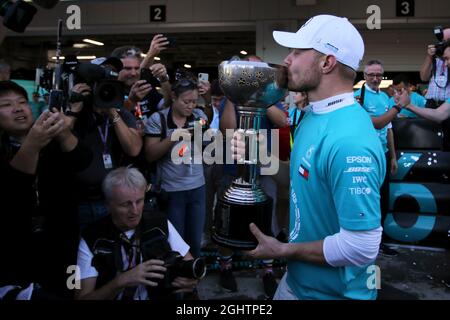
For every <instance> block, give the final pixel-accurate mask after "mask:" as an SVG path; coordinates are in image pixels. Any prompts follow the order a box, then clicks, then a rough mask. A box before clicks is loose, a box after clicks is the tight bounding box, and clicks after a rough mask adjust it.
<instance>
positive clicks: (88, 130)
mask: <svg viewBox="0 0 450 320" xmlns="http://www.w3.org/2000/svg"><path fill="white" fill-rule="evenodd" d="M122 66H123V65H122V62H121V61H120V59H117V58H112V57H111V58H97V59H95V60H93V61H92V62H91V64H82V65H80V66H79V67H78V70H77V76H78V79H77V82H78V83H77V84H76V85H74V86H73V88H72V91H71V96H70V100H69V102H70V105H69V108H68V110H67V111H66V115H67V116H69V117H70V118H71V121H72V126H73V130H74V132H75V134H76V135H77V137H78V138H79V139H80V140H81V141H83V142H85V144H86V145H89V146H90V148H91V151H92V153H93V159H92V162H91V163H90V165H89V167H88V168H87V169H86V170H84V171H82V172H80V173H79V174H78V175H77V193H78V195H79V201H80V205H79V220H80V221H79V223H80V228H81V229H83V228H84V227H86V226H87V225H89V224H90V223H92V222H94V221H96V220H98V219H99V218H101V217H103V216H105V215H106V213H107V211H106V207H105V204H104V199H103V195H102V192H101V183H102V180H103V179H104V178H105V176H106V175H107V173H108V172H109V171H111V170H112V169H114V168H117V167H119V166H121V165H127V164H128V163H126V160H125V159H127V158H128V157H135V156H137V155H138V154H139V152H140V150H141V148H142V137H141V135H140V134H139V133H138V131H137V124H136V119H135V118H134V116H133V115H132V114H131V113H130V112H129V111H128V110H126V109H125V108H124V107H123V100H124V99H123V82H121V81H118V80H117V75H118V73H119V72H120V70H121V69H122ZM96 74H97V76H96Z"/></svg>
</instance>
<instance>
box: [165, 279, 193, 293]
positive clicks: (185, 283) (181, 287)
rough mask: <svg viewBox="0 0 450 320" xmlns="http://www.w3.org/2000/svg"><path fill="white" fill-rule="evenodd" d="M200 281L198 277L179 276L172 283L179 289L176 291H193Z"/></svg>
mask: <svg viewBox="0 0 450 320" xmlns="http://www.w3.org/2000/svg"><path fill="white" fill-rule="evenodd" d="M198 281H199V280H198V279H191V278H183V277H177V278H175V279H174V281H173V282H172V283H171V285H172V286H173V287H174V288H177V290H176V291H174V293H180V292H192V291H193V290H194V289H195V287H196V286H197V284H198Z"/></svg>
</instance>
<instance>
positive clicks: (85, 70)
mask: <svg viewBox="0 0 450 320" xmlns="http://www.w3.org/2000/svg"><path fill="white" fill-rule="evenodd" d="M65 64H66V62H65ZM65 70H67V71H68V72H69V73H70V72H72V73H73V74H74V81H73V84H77V83H86V84H87V85H88V86H90V87H91V88H92V94H93V105H94V106H95V107H98V108H101V109H110V108H120V107H121V106H123V103H124V95H125V90H124V85H123V82H121V81H119V80H117V78H118V76H119V74H118V73H117V72H115V71H114V69H113V68H112V67H110V66H108V65H96V64H92V63H77V65H76V66H75V67H74V68H72V69H70V68H65Z"/></svg>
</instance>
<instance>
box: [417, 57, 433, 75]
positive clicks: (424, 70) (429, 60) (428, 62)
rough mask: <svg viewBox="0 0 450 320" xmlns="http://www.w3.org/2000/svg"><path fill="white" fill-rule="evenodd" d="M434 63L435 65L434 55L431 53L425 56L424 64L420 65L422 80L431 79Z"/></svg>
mask: <svg viewBox="0 0 450 320" xmlns="http://www.w3.org/2000/svg"><path fill="white" fill-rule="evenodd" d="M432 65H433V57H431V56H430V55H427V56H426V58H425V61H424V62H423V64H422V66H421V67H420V79H421V80H422V81H425V82H427V81H430V78H431V71H432Z"/></svg>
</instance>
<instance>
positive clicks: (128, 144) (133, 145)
mask: <svg viewBox="0 0 450 320" xmlns="http://www.w3.org/2000/svg"><path fill="white" fill-rule="evenodd" d="M114 130H115V131H116V135H117V138H118V139H119V142H120V145H121V147H122V149H123V151H124V152H125V153H126V154H127V155H129V156H132V157H136V156H137V155H138V154H139V152H140V151H141V148H142V137H141V136H140V135H139V133H138V132H137V131H136V130H132V129H131V128H129V127H128V126H127V125H126V124H125V122H123V120H119V121H117V122H116V123H114Z"/></svg>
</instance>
